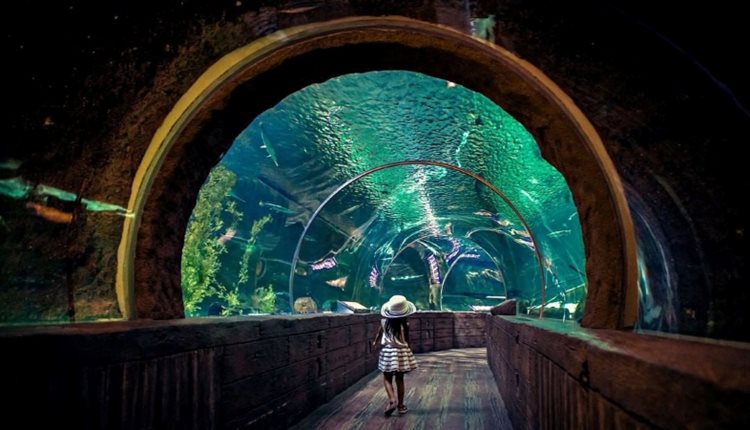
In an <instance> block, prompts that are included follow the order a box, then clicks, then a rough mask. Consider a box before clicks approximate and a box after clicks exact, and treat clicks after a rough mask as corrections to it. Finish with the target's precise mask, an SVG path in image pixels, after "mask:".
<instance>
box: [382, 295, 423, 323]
mask: <svg viewBox="0 0 750 430" xmlns="http://www.w3.org/2000/svg"><path fill="white" fill-rule="evenodd" d="M416 311H417V307H416V306H414V303H412V302H410V301H408V300H406V297H404V296H401V295H395V296H393V297H391V299H390V300H388V301H387V302H385V304H384V305H383V307H382V308H380V315H382V316H384V317H386V318H403V317H406V316H409V315H411V314H413V313H414V312H416Z"/></svg>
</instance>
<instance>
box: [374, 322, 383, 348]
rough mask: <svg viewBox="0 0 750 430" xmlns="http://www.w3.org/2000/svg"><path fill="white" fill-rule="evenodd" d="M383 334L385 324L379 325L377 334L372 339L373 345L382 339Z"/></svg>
mask: <svg viewBox="0 0 750 430" xmlns="http://www.w3.org/2000/svg"><path fill="white" fill-rule="evenodd" d="M382 335H383V326H382V325H381V326H378V333H377V334H376V335H375V339H374V340H373V341H372V346H373V347H374V346H376V345H377V344H378V342H379V341H380V337H381V336H382Z"/></svg>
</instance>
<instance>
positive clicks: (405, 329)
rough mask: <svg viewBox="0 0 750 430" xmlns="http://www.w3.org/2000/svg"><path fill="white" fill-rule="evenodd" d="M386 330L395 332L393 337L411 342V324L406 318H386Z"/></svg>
mask: <svg viewBox="0 0 750 430" xmlns="http://www.w3.org/2000/svg"><path fill="white" fill-rule="evenodd" d="M385 330H386V331H387V332H389V333H392V334H393V337H395V338H396V339H399V340H401V341H403V342H406V343H409V325H408V324H407V323H406V318H389V319H387V320H385Z"/></svg>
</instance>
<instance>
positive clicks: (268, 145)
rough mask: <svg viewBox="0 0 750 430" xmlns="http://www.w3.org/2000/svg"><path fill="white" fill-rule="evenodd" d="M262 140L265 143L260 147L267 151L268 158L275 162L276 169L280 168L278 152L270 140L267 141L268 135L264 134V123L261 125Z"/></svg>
mask: <svg viewBox="0 0 750 430" xmlns="http://www.w3.org/2000/svg"><path fill="white" fill-rule="evenodd" d="M260 140H261V141H262V142H263V144H262V145H260V147H261V148H262V149H265V150H266V152H267V153H268V158H270V159H271V161H273V164H275V165H276V167H279V161H278V159H277V158H276V150H275V149H273V146H271V143H270V142H269V141H268V139H266V134H265V133H264V132H263V123H261V124H260Z"/></svg>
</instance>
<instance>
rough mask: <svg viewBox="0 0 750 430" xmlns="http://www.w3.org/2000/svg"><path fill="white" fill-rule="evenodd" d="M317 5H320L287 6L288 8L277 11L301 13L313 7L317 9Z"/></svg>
mask: <svg viewBox="0 0 750 430" xmlns="http://www.w3.org/2000/svg"><path fill="white" fill-rule="evenodd" d="M318 7H320V6H319V5H318V6H301V7H293V8H289V9H281V10H280V11H279V13H289V14H294V13H303V12H307V11H310V10H313V9H317V8H318Z"/></svg>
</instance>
